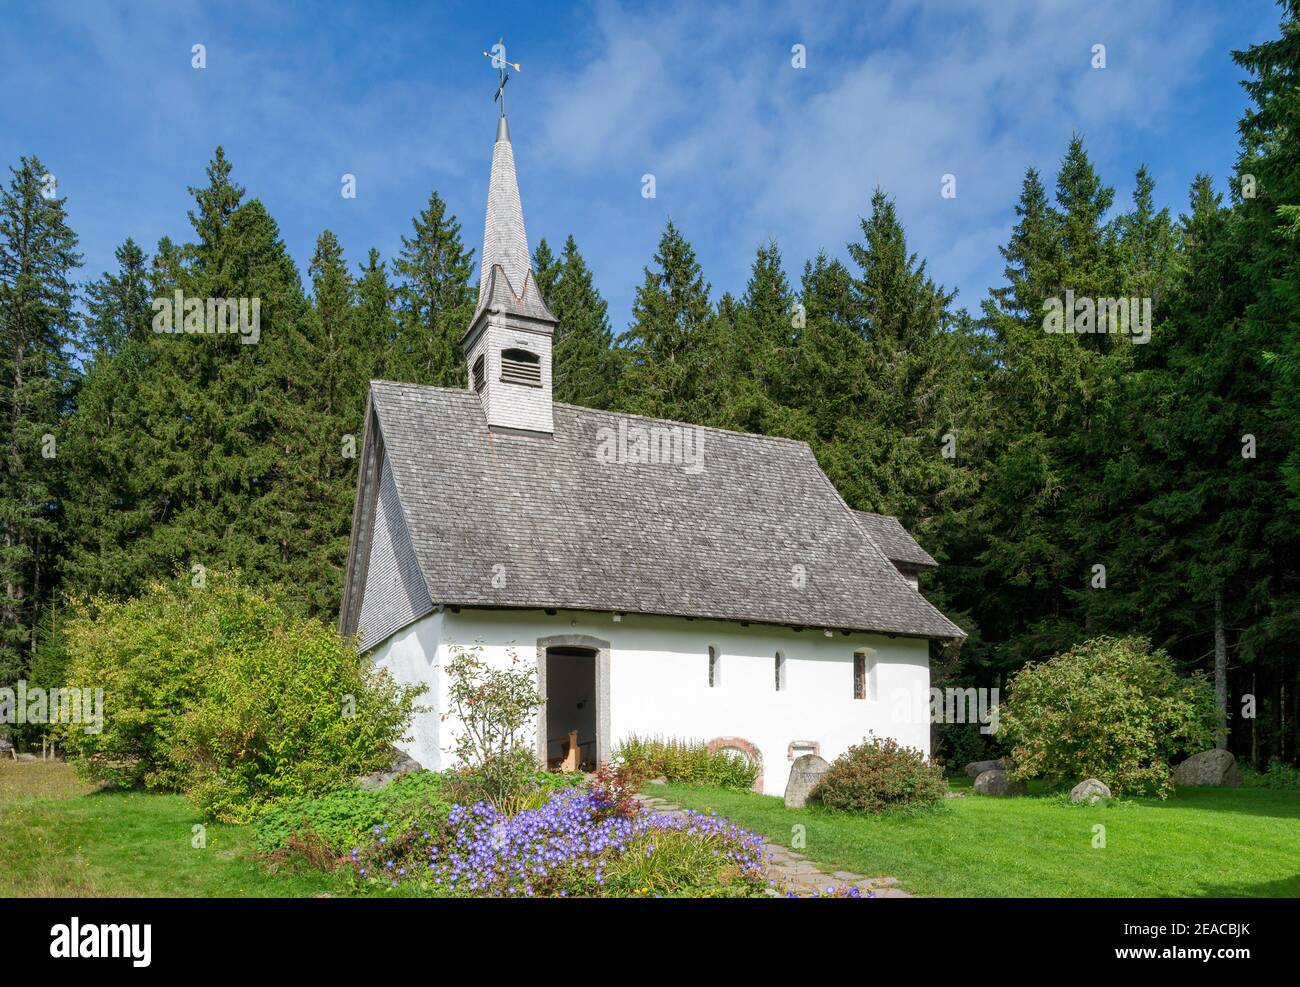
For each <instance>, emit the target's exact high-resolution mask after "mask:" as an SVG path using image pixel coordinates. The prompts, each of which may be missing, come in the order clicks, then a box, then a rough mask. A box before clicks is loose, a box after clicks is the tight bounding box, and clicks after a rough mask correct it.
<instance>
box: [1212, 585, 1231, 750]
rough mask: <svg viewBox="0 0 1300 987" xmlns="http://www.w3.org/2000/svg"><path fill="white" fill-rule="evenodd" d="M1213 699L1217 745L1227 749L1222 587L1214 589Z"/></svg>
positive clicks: (1226, 690) (1226, 686)
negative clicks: (1216, 713)
mask: <svg viewBox="0 0 1300 987" xmlns="http://www.w3.org/2000/svg"><path fill="white" fill-rule="evenodd" d="M1214 699H1215V702H1216V703H1217V704H1218V707H1219V717H1220V726H1219V739H1218V745H1217V746H1218V747H1219V748H1220V749H1222V750H1227V749H1228V731H1227V727H1228V642H1227V639H1226V638H1225V636H1224V631H1223V587H1222V586H1219V587H1218V588H1216V589H1215V591H1214Z"/></svg>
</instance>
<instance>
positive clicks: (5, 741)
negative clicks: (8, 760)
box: [0, 737, 14, 757]
mask: <svg viewBox="0 0 1300 987" xmlns="http://www.w3.org/2000/svg"><path fill="white" fill-rule="evenodd" d="M13 753H14V742H13V741H12V740H10V739H9V738H8V737H0V757H13Z"/></svg>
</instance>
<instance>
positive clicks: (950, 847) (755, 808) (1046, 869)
mask: <svg viewBox="0 0 1300 987" xmlns="http://www.w3.org/2000/svg"><path fill="white" fill-rule="evenodd" d="M961 782H962V783H959V782H957V781H954V782H953V788H954V789H964V790H966V791H967V792H968V794H967V795H966V797H965V798H960V799H948V800H946V801H945V802H944V804H943V805H942V806H941V807H940V808H939V809H937V810H936V811H934V812H933V813H927V814H923V815H920V816H914V817H911V818H906V817H893V818H890V817H874V818H873V817H864V816H851V815H835V814H831V813H828V812H826V811H824V810H822V809H820V808H809V809H804V810H792V809H786V808H785V806H784V804H783V803H782V800H781V799H779V798H774V797H772V796H768V795H754V794H752V793H739V792H730V791H725V790H722V789H714V788H695V787H688V786H683V785H668V786H654V788H653V794H655V795H659V796H661V797H663V798H667V799H670V800H672V801H674V802H677V803H679V804H680V805H683V806H686V807H689V808H694V809H712V810H713V811H715V812H717V813H718V814H720V815H726V816H730V817H731V818H732V819H733V820H735V821H736V822H738V823H740V824H741V825H743V826H746V827H748V828H750V829H752V830H754V831H756V832H759V833H762V834H764V835H765V836H767V837H768V838H769V839H771V840H774V841H776V842H778V843H783V844H785V845H786V846H789V845H790V843H791V837H792V833H793V832H794V830H793V827H794V826H796V825H803V826H805V827H806V841H807V845H806V847H804V848H803V849H802V850H801V851H800V852H802V853H804V854H806V855H807V856H808V857H809V858H811V859H812V860H814V861H816V862H818V863H819V864H824V865H827V867H828V868H830V869H837V870H838V869H843V870H850V871H854V872H856V873H860V874H865V875H868V876H884V875H892V876H894V877H897V878H898V879H899V883H900V884H901V885H902V886H903V887H906V888H908V889H909V890H911V891H912V892H914V893H916V894H919V895H926V896H955V897H1221V896H1222V897H1239V896H1246V897H1300V792H1294V791H1287V792H1283V791H1269V790H1266V789H1240V788H1239V789H1223V788H1195V789H1179V791H1178V793H1177V794H1176V795H1175V796H1172V797H1171V798H1169V799H1168V800H1166V801H1163V802H1162V801H1160V800H1159V799H1146V798H1143V799H1131V800H1129V799H1125V800H1117V801H1115V802H1112V803H1111V804H1110V805H1108V806H1105V807H1102V806H1097V807H1087V806H1077V805H1072V804H1071V803H1070V802H1069V801H1068V799H1067V798H1066V797H1064V796H1061V795H1048V794H1037V795H1036V794H1031V795H1029V796H1026V797H1023V798H988V797H985V796H981V795H975V794H973V793H972V792H971V791H970V788H969V782H968V781H966V780H965V779H962V780H961ZM1098 824H1100V825H1102V826H1105V837H1106V846H1105V848H1104V849H1094V848H1093V838H1094V837H1093V826H1094V825H1098Z"/></svg>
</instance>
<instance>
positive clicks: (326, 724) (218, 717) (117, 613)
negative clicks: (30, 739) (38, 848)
mask: <svg viewBox="0 0 1300 987" xmlns="http://www.w3.org/2000/svg"><path fill="white" fill-rule="evenodd" d="M67 634H68V644H69V653H70V655H71V661H70V665H69V671H68V678H69V684H70V685H77V686H89V687H102V688H103V689H104V694H105V707H106V713H107V715H106V719H105V725H104V730H103V731H102V733H99V734H87V733H85V732H84V730H82V729H80V727H78V726H75V725H73V726H70V727H69V728H68V729H66V730H65V732H64V734H63V740H64V746H65V749H66V750H67V751H68V752H69V753H71V754H74V755H76V756H78V757H79V758H80V762H79V763H80V766H81V768H82V770H83V772H84V773H85V774H87V775H89V776H90V777H91V778H93V779H95V780H99V781H106V782H108V783H109V784H112V785H136V784H144V785H146V786H147V787H151V788H167V789H180V790H183V791H184V792H185V793H186V794H187V795H188V796H189V797H190V799H191V800H192V801H193V802H194V803H195V804H196V805H197V806H198V807H199V809H200V810H201V811H202V812H203V813H204V815H205V816H207V817H209V818H216V819H220V820H222V821H226V822H246V821H248V820H249V819H250V818H252V817H253V816H254V815H255V814H256V813H257V811H258V810H259V809H260V808H261V807H262V806H264V805H265V804H267V803H269V802H271V801H274V800H275V799H279V798H288V797H293V796H297V795H303V794H307V793H310V792H315V791H324V790H328V789H330V788H335V787H339V786H342V785H346V784H348V782H349V781H350V779H351V778H352V777H353V776H355V775H359V774H365V773H367V772H371V771H376V770H379V769H381V768H383V767H386V766H387V764H388V759H389V752H390V748H391V745H392V744H393V743H394V742H396V741H398V740H401V739H402V738H403V736H404V734H405V733H406V728H407V723H408V722H409V720H410V716H411V713H412V711H413V709H414V708H415V700H416V698H417V697H418V696H419V694H420V693H421V692H423V691H424V690H423V687H409V686H398V685H396V684H395V683H394V682H393V681H392V679H391V678H389V677H388V675H387V674H386V673H384V672H382V671H378V670H376V669H375V668H374V667H373V666H372V665H371V664H370V662H369V661H367V660H366V659H364V658H362V657H361V656H359V655H358V654H357V653H356V651H355V649H353V648H352V647H351V646H350V645H349V644H348V643H346V642H345V641H343V639H342V638H341V637H340V636H339V635H338V633H337V632H336V631H335V630H334V629H333V628H332V627H330V626H328V625H326V624H324V623H322V622H321V621H319V620H311V619H306V618H302V617H298V616H295V615H293V614H292V613H290V612H289V611H288V610H287V609H286V608H284V607H282V606H281V605H280V604H279V603H278V602H277V600H276V599H275V598H274V597H272V596H270V595H269V594H267V593H264V592H260V591H255V590H252V589H249V588H248V587H245V586H243V585H241V584H240V582H239V579H238V576H237V575H234V574H224V573H220V572H212V573H209V574H208V577H207V580H206V587H194V586H191V585H190V584H189V582H188V581H186V580H184V579H178V580H177V581H175V582H174V583H172V584H169V585H162V584H158V585H154V586H151V587H150V588H149V590H148V591H147V592H146V593H144V594H143V595H141V596H139V597H136V598H135V599H132V600H128V601H125V602H112V601H103V600H94V601H92V602H91V603H89V604H86V605H81V606H79V607H78V609H77V616H76V617H75V618H74V620H73V621H71V622H70V624H69V626H68V630H67Z"/></svg>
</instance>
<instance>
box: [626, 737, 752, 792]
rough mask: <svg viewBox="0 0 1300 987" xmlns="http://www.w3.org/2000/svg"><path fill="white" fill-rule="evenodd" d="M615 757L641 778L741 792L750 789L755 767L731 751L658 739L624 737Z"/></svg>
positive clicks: (687, 741)
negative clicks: (710, 786) (620, 759)
mask: <svg viewBox="0 0 1300 987" xmlns="http://www.w3.org/2000/svg"><path fill="white" fill-rule="evenodd" d="M617 756H618V757H620V758H622V759H623V762H624V764H626V765H627V766H628V767H629V769H631V770H632V771H633V772H634V773H635V774H637V775H640V776H642V777H645V778H659V777H662V778H664V779H666V780H667V781H670V782H673V783H681V784H687V785H714V786H716V787H719V788H734V789H738V790H740V791H744V790H746V789H748V788H751V787H753V784H754V779H755V778H756V777H757V775H758V767H757V765H752V764H749V763H748V762H747V761H746V760H745V759H744V758H742V757H738V756H737V755H736V754H734V753H733V752H731V751H721V750H720V751H714V752H712V753H710V751H709V749H708V747H707V746H706V745H705V744H704V743H702V742H700V741H698V740H675V739H667V740H666V739H664V738H662V737H638V736H636V735H635V734H633V735H631V736H629V737H627V738H626V739H625V740H624V741H623V742H622V743H621V744H620V745H619V748H618V751H617Z"/></svg>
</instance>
